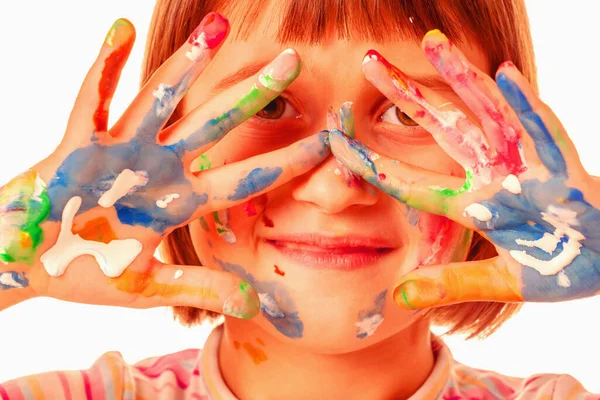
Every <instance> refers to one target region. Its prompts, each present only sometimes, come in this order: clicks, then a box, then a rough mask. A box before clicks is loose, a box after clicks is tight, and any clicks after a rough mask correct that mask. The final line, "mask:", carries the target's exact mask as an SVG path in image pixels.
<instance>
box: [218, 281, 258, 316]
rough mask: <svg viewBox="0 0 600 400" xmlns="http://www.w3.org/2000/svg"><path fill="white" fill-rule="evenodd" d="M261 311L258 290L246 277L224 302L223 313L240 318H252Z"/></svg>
mask: <svg viewBox="0 0 600 400" xmlns="http://www.w3.org/2000/svg"><path fill="white" fill-rule="evenodd" d="M259 311H260V299H259V297H258V293H257V292H256V290H255V289H254V288H253V287H252V285H250V283H249V282H248V281H246V280H245V279H240V282H239V285H238V286H237V287H236V288H235V289H234V290H233V291H232V292H231V294H230V295H229V297H228V298H227V299H226V300H225V302H224V303H223V314H225V315H228V316H230V317H235V318H240V319H251V318H254V317H255V316H257V315H258V313H259Z"/></svg>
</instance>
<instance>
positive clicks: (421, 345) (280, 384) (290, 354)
mask: <svg viewBox="0 0 600 400" xmlns="http://www.w3.org/2000/svg"><path fill="white" fill-rule="evenodd" d="M257 338H258V340H257ZM433 364H434V356H433V351H432V349H431V336H430V332H429V322H428V321H427V320H426V319H420V320H419V321H418V322H416V323H414V324H413V325H411V326H409V327H407V328H406V329H404V330H402V331H401V332H399V333H397V334H396V335H394V336H392V337H390V338H388V339H385V340H383V341H381V342H379V343H377V344H375V345H373V346H370V347H367V348H365V349H362V350H358V351H354V352H350V353H345V354H321V353H312V352H310V351H309V350H307V349H304V348H302V347H301V346H298V345H297V344H294V343H291V344H290V343H284V342H281V341H279V340H277V338H275V337H273V336H270V335H269V334H268V333H267V332H266V331H264V330H262V329H260V328H259V327H258V326H257V325H256V324H253V323H248V322H247V321H240V320H234V319H233V318H227V319H226V322H225V326H224V332H223V338H222V341H221V344H220V349H219V365H220V368H221V373H222V374H223V378H224V380H225V383H226V384H227V386H228V387H229V388H230V390H231V391H232V392H233V393H234V394H235V395H236V397H238V398H239V399H299V398H302V399H307V398H310V399H318V398H324V399H333V398H356V397H359V398H363V399H389V398H394V399H406V398H408V397H410V396H411V395H412V394H413V393H414V392H416V391H417V390H418V389H419V388H420V387H421V386H422V385H423V383H424V382H425V380H426V379H427V377H428V376H429V374H430V373H431V371H432V369H433ZM358 394H360V395H359V396H357V395H358Z"/></svg>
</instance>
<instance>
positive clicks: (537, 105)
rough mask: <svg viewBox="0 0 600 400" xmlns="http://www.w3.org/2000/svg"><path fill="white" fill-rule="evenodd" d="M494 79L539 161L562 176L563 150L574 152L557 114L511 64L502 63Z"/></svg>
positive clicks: (556, 174)
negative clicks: (528, 138) (543, 101)
mask: <svg viewBox="0 0 600 400" xmlns="http://www.w3.org/2000/svg"><path fill="white" fill-rule="evenodd" d="M496 82H497V84H498V87H499V88H500V91H501V92H502V94H503V95H504V98H505V99H506V101H508V103H509V104H510V106H511V107H512V108H513V110H514V111H515V112H516V113H517V116H518V118H519V120H520V121H521V124H522V125H523V127H524V128H525V130H526V131H527V133H529V136H531V138H532V139H533V142H534V144H535V150H536V152H537V155H538V157H539V159H540V161H541V162H542V163H543V164H544V166H545V167H546V168H547V169H548V171H550V173H552V174H553V175H555V176H565V175H566V174H567V163H566V161H565V158H564V157H563V152H562V150H566V152H567V153H571V154H575V155H576V152H575V147H574V146H573V143H572V142H571V141H570V139H569V138H568V135H567V134H566V132H565V129H564V128H563V126H562V125H561V123H560V121H559V120H558V118H556V116H555V115H554V113H553V112H552V111H551V110H550V108H549V107H548V106H546V105H545V104H543V103H542V101H541V100H540V99H539V98H538V97H537V95H536V94H535V92H534V91H533V89H532V88H531V86H530V85H529V83H528V82H527V80H526V79H525V77H524V76H523V75H521V73H520V72H519V71H518V70H517V68H515V67H514V66H512V65H510V64H505V65H504V66H503V67H501V68H500V69H499V70H498V73H497V75H496ZM548 128H550V130H551V131H552V133H550V130H549V129H548Z"/></svg>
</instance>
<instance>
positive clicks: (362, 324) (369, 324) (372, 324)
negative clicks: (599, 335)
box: [354, 289, 388, 339]
mask: <svg viewBox="0 0 600 400" xmlns="http://www.w3.org/2000/svg"><path fill="white" fill-rule="evenodd" d="M387 292H388V291H387V289H386V290H384V291H383V292H381V293H379V294H378V295H377V297H376V298H375V305H374V307H372V308H371V309H368V310H363V311H361V312H359V313H358V322H356V323H355V324H354V326H356V327H357V328H358V329H357V331H356V337H357V338H359V339H364V338H367V337H369V336H372V335H373V334H374V333H375V331H376V330H377V328H379V325H381V324H382V323H383V315H382V314H383V309H384V308H385V300H386V295H387Z"/></svg>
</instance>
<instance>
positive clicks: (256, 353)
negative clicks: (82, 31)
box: [242, 343, 268, 365]
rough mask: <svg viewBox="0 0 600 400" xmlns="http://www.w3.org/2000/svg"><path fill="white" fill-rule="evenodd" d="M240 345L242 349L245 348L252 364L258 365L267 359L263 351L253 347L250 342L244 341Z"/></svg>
mask: <svg viewBox="0 0 600 400" xmlns="http://www.w3.org/2000/svg"><path fill="white" fill-rule="evenodd" d="M242 346H243V347H244V350H246V352H247V353H248V355H249V356H250V358H251V359H252V361H253V362H254V364H256V365H258V364H260V363H262V362H265V361H267V360H268V358H267V355H266V354H265V352H264V351H262V349H259V348H258V347H255V346H254V345H252V344H251V343H244V344H243V345H242Z"/></svg>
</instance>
